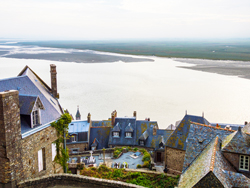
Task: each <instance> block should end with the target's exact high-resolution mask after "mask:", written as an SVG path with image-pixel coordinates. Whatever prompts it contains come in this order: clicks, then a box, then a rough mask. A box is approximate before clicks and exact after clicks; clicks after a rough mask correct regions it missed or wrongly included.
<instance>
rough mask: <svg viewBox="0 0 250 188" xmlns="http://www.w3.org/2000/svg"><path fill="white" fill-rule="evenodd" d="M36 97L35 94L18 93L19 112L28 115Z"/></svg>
mask: <svg viewBox="0 0 250 188" xmlns="http://www.w3.org/2000/svg"><path fill="white" fill-rule="evenodd" d="M37 98H38V96H35V95H19V106H20V114H21V115H30V114H31V112H32V110H33V107H34V105H35V103H36V100H37Z"/></svg>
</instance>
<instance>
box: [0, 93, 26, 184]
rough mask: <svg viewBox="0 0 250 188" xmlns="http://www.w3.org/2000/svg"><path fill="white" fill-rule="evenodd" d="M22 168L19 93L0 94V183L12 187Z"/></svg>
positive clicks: (19, 177) (20, 174)
mask: <svg viewBox="0 0 250 188" xmlns="http://www.w3.org/2000/svg"><path fill="white" fill-rule="evenodd" d="M22 166H23V164H22V156H21V121H20V108H19V92H18V91H15V90H10V91H4V92H0V182H1V183H4V184H6V186H8V187H14V186H15V181H17V180H19V179H21V178H22V169H23V168H22Z"/></svg>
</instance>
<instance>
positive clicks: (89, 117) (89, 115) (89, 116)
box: [87, 113, 91, 123]
mask: <svg viewBox="0 0 250 188" xmlns="http://www.w3.org/2000/svg"><path fill="white" fill-rule="evenodd" d="M87 119H88V123H90V121H91V114H90V113H88V116H87Z"/></svg>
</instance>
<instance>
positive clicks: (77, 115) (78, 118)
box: [76, 106, 81, 120]
mask: <svg viewBox="0 0 250 188" xmlns="http://www.w3.org/2000/svg"><path fill="white" fill-rule="evenodd" d="M76 120H81V114H80V111H79V106H77V112H76Z"/></svg>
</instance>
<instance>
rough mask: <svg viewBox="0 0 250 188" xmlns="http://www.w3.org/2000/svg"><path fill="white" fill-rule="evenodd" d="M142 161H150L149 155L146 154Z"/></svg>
mask: <svg viewBox="0 0 250 188" xmlns="http://www.w3.org/2000/svg"><path fill="white" fill-rule="evenodd" d="M142 161H150V154H149V153H148V152H146V153H145V154H144V156H143V158H142Z"/></svg>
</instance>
